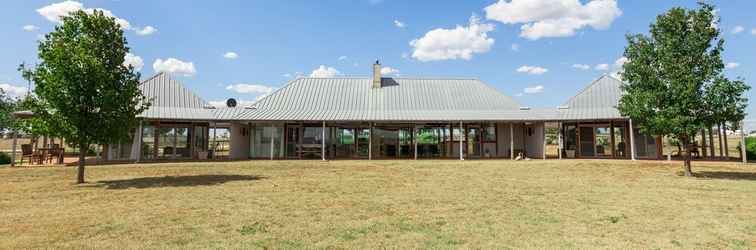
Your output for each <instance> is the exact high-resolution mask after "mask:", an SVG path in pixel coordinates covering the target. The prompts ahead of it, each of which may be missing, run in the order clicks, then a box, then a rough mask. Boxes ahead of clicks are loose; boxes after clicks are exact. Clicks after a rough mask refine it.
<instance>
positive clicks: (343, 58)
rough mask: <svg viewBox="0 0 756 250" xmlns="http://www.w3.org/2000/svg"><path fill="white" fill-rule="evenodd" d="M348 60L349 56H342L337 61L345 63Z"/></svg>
mask: <svg viewBox="0 0 756 250" xmlns="http://www.w3.org/2000/svg"><path fill="white" fill-rule="evenodd" d="M346 59H347V56H340V57H339V58H338V59H337V60H339V61H344V60H346Z"/></svg>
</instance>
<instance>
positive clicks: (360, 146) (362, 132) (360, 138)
mask: <svg viewBox="0 0 756 250" xmlns="http://www.w3.org/2000/svg"><path fill="white" fill-rule="evenodd" d="M369 151H370V129H367V128H359V129H357V155H358V156H360V157H368V153H369Z"/></svg>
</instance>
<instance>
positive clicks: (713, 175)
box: [693, 171, 756, 181]
mask: <svg viewBox="0 0 756 250" xmlns="http://www.w3.org/2000/svg"><path fill="white" fill-rule="evenodd" d="M693 176H695V177H696V178H706V179H724V180H744V181H756V173H753V172H724V171H701V172H694V173H693Z"/></svg>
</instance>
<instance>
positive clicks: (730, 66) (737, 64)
mask: <svg viewBox="0 0 756 250" xmlns="http://www.w3.org/2000/svg"><path fill="white" fill-rule="evenodd" d="M737 67H740V63H736V62H728V63H727V64H725V68H726V69H734V68H737Z"/></svg>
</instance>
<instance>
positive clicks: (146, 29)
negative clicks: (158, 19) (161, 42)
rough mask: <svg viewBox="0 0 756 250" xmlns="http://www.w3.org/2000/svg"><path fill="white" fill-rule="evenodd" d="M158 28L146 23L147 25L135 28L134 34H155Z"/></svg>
mask: <svg viewBox="0 0 756 250" xmlns="http://www.w3.org/2000/svg"><path fill="white" fill-rule="evenodd" d="M157 31H158V30H157V29H156V28H155V27H152V26H149V25H147V27H144V28H141V29H136V34H137V35H140V36H149V35H152V34H155V32H157Z"/></svg>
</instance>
